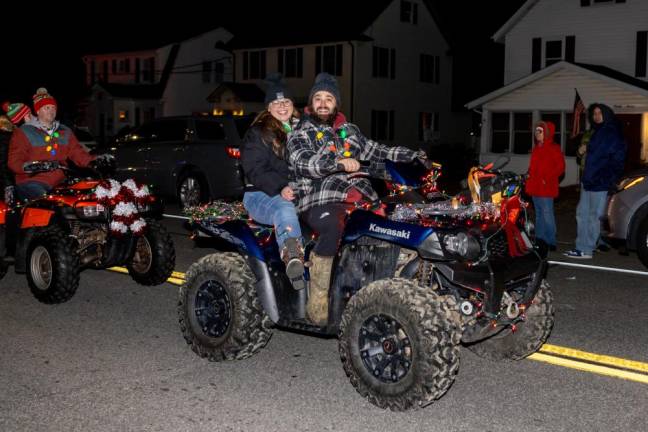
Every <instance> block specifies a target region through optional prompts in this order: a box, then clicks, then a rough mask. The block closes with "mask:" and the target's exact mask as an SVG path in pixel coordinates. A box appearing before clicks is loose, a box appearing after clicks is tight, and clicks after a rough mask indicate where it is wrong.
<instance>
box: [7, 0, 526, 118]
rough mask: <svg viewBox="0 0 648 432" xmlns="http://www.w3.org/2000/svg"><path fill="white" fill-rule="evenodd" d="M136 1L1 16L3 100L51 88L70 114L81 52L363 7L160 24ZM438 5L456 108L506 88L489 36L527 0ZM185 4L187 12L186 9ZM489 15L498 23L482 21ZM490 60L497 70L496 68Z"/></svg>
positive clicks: (239, 11) (203, 6) (288, 8)
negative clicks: (453, 68) (454, 76)
mask: <svg viewBox="0 0 648 432" xmlns="http://www.w3.org/2000/svg"><path fill="white" fill-rule="evenodd" d="M133 3H134V2H96V3H94V5H93V8H97V7H101V6H102V5H110V6H111V7H112V8H111V9H106V10H103V11H101V12H92V13H90V12H85V11H79V10H75V11H74V12H73V13H74V15H79V14H82V15H83V14H85V18H75V19H71V18H70V17H71V13H72V11H71V9H70V8H71V7H72V6H70V5H65V4H63V3H53V2H52V3H50V5H51V6H50V7H48V8H47V10H50V11H51V13H49V14H48V13H45V14H44V15H43V16H42V17H38V16H35V15H32V14H28V13H25V11H24V10H21V11H11V12H12V13H3V19H2V21H3V25H2V35H3V42H4V45H5V49H3V51H4V55H3V58H2V61H1V64H2V65H1V66H0V101H4V100H11V101H12V102H14V101H23V102H30V101H31V96H32V95H33V94H34V92H35V90H36V88H38V87H46V88H47V89H48V90H49V91H50V93H51V94H52V95H53V96H54V97H56V98H57V100H58V101H59V105H60V108H63V109H64V110H65V109H66V107H68V106H69V107H72V106H73V105H74V103H75V101H76V100H77V99H78V98H79V97H80V96H81V95H82V94H83V74H84V68H83V63H82V61H81V56H82V55H84V54H91V53H100V52H115V51H127V50H136V49H146V48H154V47H159V46H162V45H165V44H167V43H170V42H176V41H179V40H182V39H185V38H188V37H191V36H194V35H197V34H200V33H201V32H204V31H207V30H210V29H213V28H216V27H218V26H220V25H223V26H225V27H230V28H236V29H244V30H245V31H263V32H268V31H270V32H271V31H272V29H273V28H274V27H275V26H282V27H283V26H290V25H291V22H293V21H294V20H295V19H296V18H295V17H296V16H297V15H298V14H302V16H303V15H307V16H308V19H312V21H313V25H314V26H327V25H331V26H335V25H336V23H335V22H334V20H335V19H336V17H338V16H342V15H344V16H345V17H346V18H348V17H355V16H357V14H360V13H362V3H364V1H360V0H357V1H356V2H354V3H355V4H357V6H354V7H349V6H348V5H349V3H351V2H349V1H348V0H345V1H338V0H328V1H326V2H308V4H307V6H306V3H304V2H295V1H283V2H281V3H271V2H265V3H262V4H259V3H257V2H255V3H250V4H248V3H245V2H240V1H239V2H231V4H230V3H225V2H221V1H217V2H216V1H212V2H204V3H203V2H200V3H199V2H181V3H178V4H173V3H172V4H171V5H173V6H166V7H164V9H163V10H162V11H160V10H156V11H155V12H154V14H155V16H156V18H153V17H152V15H153V12H151V10H152V9H151V8H155V7H157V6H158V3H149V4H137V6H132V4H133ZM434 3H435V5H436V6H435V7H436V8H437V9H438V11H439V14H440V16H441V17H443V23H442V26H443V27H444V29H445V33H446V34H447V35H448V37H449V38H450V39H452V40H451V44H452V45H453V51H452V52H453V55H454V59H455V64H456V65H458V66H460V69H461V71H462V72H461V73H460V74H458V79H459V81H458V84H459V88H456V89H455V90H457V95H456V97H457V98H458V102H459V103H462V104H463V103H465V102H466V101H467V100H470V99H472V98H475V97H478V96H481V95H482V94H484V93H485V92H487V91H490V90H492V89H494V88H497V87H498V86H499V85H501V81H502V74H503V72H502V64H501V63H502V60H503V47H502V46H501V45H497V44H494V43H493V42H492V41H490V36H491V35H492V34H493V33H494V32H495V31H496V30H497V29H498V28H499V27H500V26H501V25H502V24H503V23H504V22H505V21H506V20H507V19H508V18H509V17H510V16H511V15H512V14H513V13H514V12H515V10H517V8H519V6H520V5H521V4H522V3H524V0H478V1H475V0H443V1H435V2H434ZM181 4H182V5H190V6H189V7H185V8H184V9H183V8H181V7H180V5H181ZM276 4H281V5H282V8H281V9H279V8H277V7H276V6H275V5H276ZM251 5H254V6H251ZM76 7H78V6H76ZM318 7H326V8H327V9H328V11H329V13H327V14H322V15H318V14H317V13H315V12H311V11H312V10H314V9H315V10H316V9H317V8H318ZM127 8H128V10H126V9H127ZM306 10H308V12H306ZM4 12H6V11H4ZM331 12H332V13H331ZM487 16H490V17H493V18H491V19H485V17H487ZM331 17H332V18H331ZM466 39H468V42H467V41H466ZM493 59H496V62H495V63H496V64H497V65H498V66H497V67H493V63H494V62H493ZM474 74H479V75H480V76H481V79H480V80H474V79H472V80H471V79H468V78H469V77H470V76H473V75H474ZM68 109H69V108H68Z"/></svg>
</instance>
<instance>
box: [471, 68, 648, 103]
mask: <svg viewBox="0 0 648 432" xmlns="http://www.w3.org/2000/svg"><path fill="white" fill-rule="evenodd" d="M561 69H570V70H573V71H575V72H580V73H583V74H586V75H589V76H590V77H592V78H595V79H598V80H601V81H605V82H607V83H609V84H612V85H615V86H619V87H622V88H624V89H626V90H629V91H631V92H634V93H636V94H639V95H642V96H646V97H648V90H644V89H642V88H639V87H636V86H633V85H632V84H628V83H626V82H623V81H619V80H617V79H614V78H610V77H608V76H607V75H603V74H600V73H598V72H594V71H591V70H589V69H586V68H584V67H581V66H578V65H575V64H573V63H569V62H566V61H560V62H558V63H554V64H552V65H551V66H549V67H546V68H544V69H541V70H539V71H538V72H535V73H532V74H531V75H527V76H525V77H524V78H520V79H519V80H517V81H513V82H512V83H510V84H509V85H506V86H504V87H500V88H499V89H497V90H495V91H493V92H490V93H488V94H486V95H484V96H482V97H480V98H479V99H475V100H473V101H470V102H468V103H467V104H466V105H464V106H465V107H466V108H468V109H474V108H477V107H479V106H481V105H484V104H485V103H486V102H489V101H491V100H493V99H497V98H499V97H500V96H503V95H505V94H507V93H510V92H512V91H513V90H516V89H518V88H520V87H523V86H525V85H527V84H530V83H532V82H534V81H538V80H540V79H542V78H544V77H546V76H548V75H551V74H552V73H554V72H556V71H558V70H561Z"/></svg>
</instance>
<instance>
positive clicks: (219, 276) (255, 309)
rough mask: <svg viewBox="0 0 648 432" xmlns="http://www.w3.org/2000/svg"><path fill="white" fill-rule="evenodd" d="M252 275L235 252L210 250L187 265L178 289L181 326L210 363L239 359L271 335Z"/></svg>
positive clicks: (191, 342) (192, 345)
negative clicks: (208, 253) (187, 268)
mask: <svg viewBox="0 0 648 432" xmlns="http://www.w3.org/2000/svg"><path fill="white" fill-rule="evenodd" d="M255 280H256V279H255V277H254V274H253V273H252V271H251V270H250V268H249V266H248V264H247V262H246V261H245V259H244V258H243V257H242V256H240V255H238V254H236V253H214V254H211V255H207V256H204V257H202V258H201V259H200V260H199V261H198V262H196V263H194V264H192V265H191V267H189V270H188V271H187V274H186V279H185V283H184V284H183V285H182V287H181V288H180V293H179V298H178V315H179V320H180V329H181V331H182V334H183V336H184V338H185V340H186V341H187V344H189V345H191V349H192V350H193V351H194V352H195V353H196V354H198V355H199V356H200V357H207V358H208V359H209V360H210V361H221V360H241V359H244V358H247V357H250V356H252V355H253V354H255V353H256V352H258V351H259V350H260V349H261V348H263V347H264V346H265V345H266V344H267V343H268V340H269V339H270V336H272V331H271V330H270V325H271V323H272V321H271V320H270V318H269V317H268V316H267V315H266V314H265V312H264V311H263V308H262V306H261V303H260V302H259V299H258V297H257V292H256V288H255V286H254V282H255Z"/></svg>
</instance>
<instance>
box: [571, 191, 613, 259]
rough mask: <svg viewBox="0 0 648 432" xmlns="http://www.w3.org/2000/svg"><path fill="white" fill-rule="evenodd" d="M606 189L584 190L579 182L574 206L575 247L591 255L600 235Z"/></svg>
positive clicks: (605, 201)
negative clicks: (576, 200) (577, 195)
mask: <svg viewBox="0 0 648 432" xmlns="http://www.w3.org/2000/svg"><path fill="white" fill-rule="evenodd" d="M606 204H607V191H600V192H592V191H586V190H585V189H584V188H583V185H582V184H581V193H580V199H579V200H578V207H576V224H577V228H578V229H577V235H576V249H578V250H579V251H581V252H583V253H586V254H589V255H591V254H592V252H593V251H594V249H596V244H597V242H598V239H599V236H600V235H601V217H602V216H603V215H604V214H605V205H606Z"/></svg>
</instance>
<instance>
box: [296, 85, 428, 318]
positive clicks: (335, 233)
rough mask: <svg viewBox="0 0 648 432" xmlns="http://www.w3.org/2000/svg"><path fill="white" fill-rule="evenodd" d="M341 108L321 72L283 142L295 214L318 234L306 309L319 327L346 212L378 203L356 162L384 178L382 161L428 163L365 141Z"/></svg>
mask: <svg viewBox="0 0 648 432" xmlns="http://www.w3.org/2000/svg"><path fill="white" fill-rule="evenodd" d="M339 106H340V92H339V90H338V87H337V82H336V80H335V78H334V77H333V76H331V75H329V74H327V73H325V72H323V73H320V74H319V75H318V76H317V77H316V78H315V84H314V85H313V88H312V89H311V91H310V95H309V106H308V108H307V109H308V111H307V114H306V115H305V116H304V118H303V119H302V121H301V122H300V123H299V124H298V125H297V127H296V128H295V130H294V131H293V132H292V133H291V134H290V135H289V137H288V143H287V148H288V155H289V161H290V165H291V169H292V171H293V174H294V176H295V177H296V178H297V186H296V195H297V211H298V212H299V213H300V216H301V218H302V219H303V220H305V221H306V223H307V224H308V225H309V226H310V227H311V228H312V229H313V230H315V231H316V232H318V233H319V240H318V242H317V245H316V246H315V248H314V250H313V252H312V253H311V258H310V261H311V263H312V267H311V269H310V271H311V293H310V296H309V299H308V307H307V312H308V317H309V319H310V320H311V321H312V322H313V323H315V324H318V325H323V324H324V322H325V321H326V319H327V317H328V310H327V298H328V286H329V282H330V278H331V265H332V262H333V256H334V255H335V253H336V251H337V248H338V243H339V240H340V236H341V235H342V229H343V227H344V217H345V216H346V212H347V210H348V209H349V207H350V206H353V203H355V202H358V201H361V200H366V201H369V202H371V203H378V195H377V194H376V192H375V191H374V190H373V188H372V186H371V183H370V182H369V180H368V179H367V178H364V177H363V176H362V175H359V174H360V173H359V171H360V168H361V164H360V162H359V161H363V162H364V163H367V164H368V170H369V173H368V174H371V175H372V176H373V177H378V178H385V176H384V173H381V172H380V171H381V170H384V163H385V161H386V160H390V161H394V162H410V161H412V160H414V159H417V158H419V159H422V160H424V161H426V157H427V156H426V154H425V152H423V151H418V152H417V151H414V150H410V149H408V148H405V147H387V146H384V145H381V144H379V143H377V142H375V141H371V140H369V139H367V138H366V137H365V136H364V135H362V133H361V132H360V130H359V129H358V127H357V126H356V125H354V124H351V123H347V122H346V119H345V118H344V116H343V115H342V114H341V113H340V112H339ZM426 163H427V161H426ZM366 174H367V173H366ZM366 174H365V175H366Z"/></svg>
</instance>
